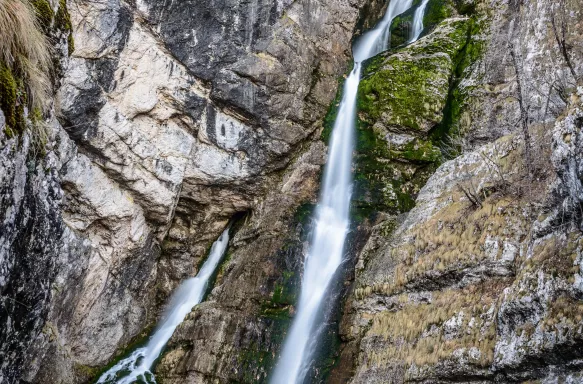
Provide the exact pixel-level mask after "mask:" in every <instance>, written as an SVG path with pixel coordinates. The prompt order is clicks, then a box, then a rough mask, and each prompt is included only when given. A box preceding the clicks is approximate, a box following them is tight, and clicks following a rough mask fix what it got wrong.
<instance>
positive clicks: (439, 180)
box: [330, 1, 583, 383]
mask: <svg viewBox="0 0 583 384" xmlns="http://www.w3.org/2000/svg"><path fill="white" fill-rule="evenodd" d="M468 5H471V7H470V8H469V9H468V8H465V7H460V4H457V12H459V13H462V14H464V15H465V16H466V17H468V18H469V19H467V21H466V23H467V25H468V27H467V28H468V31H469V34H468V36H469V37H468V40H467V41H466V42H465V46H464V47H463V49H462V50H461V51H460V54H458V56H457V58H455V59H454V63H455V64H454V67H453V68H454V70H453V71H452V72H449V73H450V75H447V73H448V72H446V75H445V76H446V77H445V78H446V79H448V76H449V89H448V90H446V93H447V94H448V95H447V96H445V97H444V96H440V92H436V89H438V88H435V87H436V85H437V84H439V82H438V81H435V80H433V79H434V78H435V77H437V76H438V74H439V73H440V72H439V71H438V70H435V65H423V66H422V67H421V69H422V70H427V69H429V70H428V72H429V73H430V74H431V76H432V77H430V80H429V81H427V80H425V81H420V82H417V81H413V82H412V83H413V84H414V85H413V86H409V87H408V88H407V89H406V90H405V94H406V95H407V96H408V97H412V98H414V100H415V101H422V100H429V99H430V98H434V97H437V98H436V100H437V101H436V102H432V103H427V104H426V108H425V111H427V112H430V111H431V108H428V107H429V106H432V105H436V106H437V107H436V109H435V112H436V114H435V116H436V118H430V117H431V116H432V115H431V114H428V113H427V112H424V111H423V109H422V110H421V111H420V112H416V111H415V110H414V109H413V108H411V107H409V108H405V109H404V110H402V111H399V110H398V109H397V108H396V107H397V106H398V105H399V104H398V103H399V102H402V101H404V100H405V98H404V97H403V96H401V94H400V93H398V92H399V90H400V87H399V85H398V83H397V84H396V85H395V82H398V81H399V79H400V78H402V76H394V75H393V73H394V72H395V71H396V70H398V69H399V67H401V66H405V68H409V69H408V71H407V76H416V75H411V74H412V73H415V72H413V71H412V70H411V69H410V67H408V66H410V64H408V63H409V62H410V61H409V60H407V59H405V60H403V59H402V58H399V56H403V55H405V54H406V53H407V52H408V51H409V52H415V51H419V52H422V56H421V57H422V58H424V59H425V58H430V57H432V55H443V53H448V45H447V44H443V43H441V44H439V46H440V47H442V48H441V49H438V50H437V51H438V52H439V53H436V50H434V49H432V48H430V47H431V45H428V43H427V41H430V40H432V39H435V38H436V36H438V34H439V31H440V28H442V27H437V28H436V29H435V30H433V32H431V34H430V35H429V36H426V37H424V38H422V39H421V40H420V41H419V42H417V43H415V44H414V45H412V46H411V47H408V48H404V49H402V50H397V51H396V52H389V53H388V54H385V55H384V56H383V57H379V58H377V59H375V60H374V61H373V62H372V63H371V64H369V68H368V71H369V72H370V73H371V75H370V76H369V79H370V80H369V83H367V82H363V84H362V86H361V87H362V89H361V93H362V95H363V98H362V99H361V110H362V113H361V116H362V117H363V118H365V119H369V120H370V118H371V116H372V117H373V120H372V123H373V125H372V127H373V130H374V131H375V133H376V134H377V137H378V136H380V137H381V138H384V142H385V143H387V144H388V145H389V148H390V149H392V148H394V146H395V145H397V146H398V145H399V143H398V142H395V141H396V140H395V139H394V138H395V137H399V136H397V134H402V133H403V132H405V133H407V134H409V135H410V133H409V132H419V131H421V133H416V137H412V138H410V140H413V139H415V140H419V139H418V138H417V137H421V138H423V137H424V136H423V131H425V132H427V131H429V132H430V134H429V137H430V138H433V140H435V137H436V135H439V136H441V140H442V144H441V145H440V146H441V149H442V151H441V152H442V154H443V155H444V156H446V158H447V157H448V156H454V157H456V158H455V159H454V160H450V161H447V162H445V163H443V164H442V165H441V166H440V167H439V168H438V169H437V171H435V173H434V174H433V175H432V176H431V177H430V178H429V180H428V181H427V183H426V184H425V186H423V188H422V189H421V191H420V192H419V194H418V196H417V198H416V201H415V207H414V208H413V209H412V210H411V211H410V212H408V213H406V214H400V215H399V214H398V213H399V212H397V214H395V211H394V207H391V206H389V205H386V204H379V205H377V206H378V207H381V208H384V209H381V210H382V211H384V212H385V213H384V214H382V215H379V216H378V217H377V220H376V221H375V222H374V228H373V231H372V234H371V237H370V239H369V240H368V243H367V244H366V246H365V248H364V249H363V251H362V252H361V253H360V254H359V255H358V263H357V272H356V281H355V283H354V290H353V291H352V294H351V295H350V297H349V298H348V302H347V306H346V309H345V314H344V318H343V325H342V328H341V337H342V339H343V340H344V343H345V344H344V348H343V350H342V355H341V361H342V362H343V363H345V364H342V363H341V364H339V368H337V369H336V370H335V371H334V372H333V375H332V377H331V380H330V381H331V382H346V381H350V382H354V383H381V382H382V383H385V382H394V383H401V382H427V383H435V382H468V383H470V382H471V383H483V382H532V381H534V380H538V381H537V382H545V383H546V382H549V383H551V382H579V381H580V380H581V371H582V367H581V365H580V362H579V359H580V358H581V356H580V353H579V352H578V350H579V349H580V343H581V340H582V338H581V324H582V323H581V319H582V318H583V317H582V316H583V313H581V308H583V307H582V306H581V297H582V296H581V293H580V284H579V280H580V276H579V275H580V265H579V264H580V254H581V244H582V243H581V238H582V237H581V236H582V234H581V224H582V222H581V216H580V209H579V205H580V203H581V195H580V191H581V171H580V169H579V166H578V165H575V164H579V160H577V157H578V155H577V154H576V153H579V152H581V149H580V148H578V149H575V148H576V146H577V145H579V144H576V143H579V141H578V139H577V137H578V135H579V131H580V129H578V128H576V127H577V126H578V125H581V124H580V121H579V120H578V119H579V118H578V116H579V115H580V113H581V112H580V110H581V107H582V104H581V96H580V92H581V87H580V85H579V87H578V88H577V81H578V79H579V77H578V76H577V74H579V73H581V69H582V68H581V65H582V63H583V62H582V59H583V56H582V55H581V53H582V52H581V51H580V50H578V49H568V56H567V57H565V56H563V55H562V53H561V52H560V50H561V44H563V43H561V42H560V41H561V37H560V36H561V35H562V34H563V30H562V28H565V30H564V36H565V39H566V40H567V39H568V37H570V38H571V39H573V40H571V41H576V40H577V39H578V38H579V37H578V35H577V34H578V33H579V32H578V31H577V30H576V25H578V24H577V23H578V21H576V20H575V19H570V18H571V17H575V15H577V14H581V12H582V11H583V9H582V8H581V4H575V3H566V2H565V3H561V4H554V3H546V4H545V2H537V4H536V5H535V4H534V3H532V4H531V3H529V4H524V5H522V4H519V3H514V2H510V3H506V2H495V3H492V4H490V3H486V2H479V1H477V2H473V3H472V4H468ZM444 23H448V22H447V21H445V22H443V23H442V25H443V24H444ZM449 23H450V24H451V22H449ZM553 23H554V25H555V27H554V28H553ZM555 30H556V32H557V36H558V40H559V42H557V39H556V38H555ZM567 36H568V37H567ZM503 51H504V52H503ZM441 52H443V53H441ZM391 60H394V61H395V62H396V64H393V65H390V63H391ZM422 73H423V72H422ZM573 74H575V76H573ZM376 78H388V81H385V82H382V83H381V82H377V81H376ZM414 78H415V77H414ZM371 82H372V84H371ZM389 82H390V83H389ZM553 83H556V84H561V85H560V86H559V88H554V86H553V85H552V84H553ZM377 84H378V85H377ZM385 84H391V86H386V87H384V85H385ZM579 84H580V83H579ZM417 87H419V88H417ZM565 89H568V91H567V92H566V93H565V94H561V92H563V91H562V90H565ZM383 90H386V91H387V92H392V93H393V97H392V98H388V97H386V96H384V94H383V92H382V91H383ZM420 91H421V92H420ZM389 94H390V93H389ZM567 94H568V95H570V96H566V95H567ZM444 99H447V101H446V102H445V104H440V103H442V102H443V101H444ZM403 104H407V105H410V104H414V105H415V106H417V107H419V106H421V105H422V104H421V103H414V102H413V103H411V102H403ZM371 111H373V113H372V114H371ZM525 126H526V127H528V130H529V136H530V137H528V143H529V145H528V146H526V145H525V141H526V140H525V135H524V127H525ZM387 132H388V133H387ZM399 138H400V137H399ZM433 142H434V141H433ZM452 144H453V145H452ZM377 145H381V146H382V141H381V142H377ZM456 147H457V148H458V149H457V150H454V151H452V150H453V149H455V148H456ZM397 148H398V147H397ZM459 148H462V149H463V148H466V151H465V152H464V153H463V154H461V156H459V152H458V151H459ZM452 152H453V153H452ZM427 153H429V152H427ZM397 160H398V158H397ZM403 160H404V161H405V162H409V163H411V162H413V161H412V159H411V158H406V157H405V158H404V159H401V162H403ZM385 175H387V174H386V173H385ZM395 178H396V180H397V181H398V182H399V183H401V182H402V181H404V180H405V181H406V179H404V178H403V176H402V174H398V173H392V174H388V175H387V176H386V179H385V180H384V181H382V184H384V185H388V186H391V185H394V184H395ZM375 179H377V180H378V179H379V178H378V177H376V178H375ZM384 190H387V189H386V188H385V189H384ZM381 196H382V195H381ZM373 200H374V199H373ZM381 202H382V200H381ZM401 212H402V210H401ZM387 213H388V215H387ZM350 364H353V365H352V366H350Z"/></svg>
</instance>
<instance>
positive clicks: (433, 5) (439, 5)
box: [423, 0, 453, 29]
mask: <svg viewBox="0 0 583 384" xmlns="http://www.w3.org/2000/svg"><path fill="white" fill-rule="evenodd" d="M452 15H453V7H452V4H451V2H450V1H443V0H433V1H429V3H428V4H427V8H426V9H425V16H424V17H423V26H424V27H425V29H432V28H434V27H435V26H436V25H438V24H439V23H441V22H442V21H443V20H445V19H447V18H448V17H451V16H452Z"/></svg>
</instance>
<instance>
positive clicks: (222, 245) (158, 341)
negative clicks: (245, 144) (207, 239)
mask: <svg viewBox="0 0 583 384" xmlns="http://www.w3.org/2000/svg"><path fill="white" fill-rule="evenodd" d="M229 227H230V226H229ZM229 227H227V228H226V229H225V230H224V232H223V233H222V235H221V236H220V237H219V238H218V240H217V241H215V242H214V244H213V246H212V247H211V250H210V253H209V256H208V258H207V260H206V261H205V262H204V264H203V266H202V268H201V269H200V271H199V272H198V274H197V275H196V277H193V278H190V279H188V280H186V281H184V282H183V283H182V284H181V285H180V286H179V287H178V289H176V291H175V292H174V294H173V295H172V298H171V300H170V302H169V304H168V307H167V309H166V311H165V313H164V316H163V317H162V320H161V323H160V324H159V325H158V326H157V328H156V331H155V332H154V334H153V335H152V337H151V338H150V340H149V341H148V344H146V346H145V347H143V348H139V349H137V350H135V351H134V352H133V353H132V354H131V355H130V356H129V357H127V358H125V359H123V360H121V361H120V362H118V363H117V364H116V365H114V366H113V367H111V369H109V370H108V371H107V372H105V373H104V374H103V375H102V376H101V378H100V379H99V381H98V382H97V384H105V383H117V384H131V383H134V382H136V381H138V380H142V381H140V382H145V383H156V380H155V378H154V375H153V374H152V373H151V372H150V369H151V368H152V365H153V364H154V362H155V361H156V359H157V358H158V357H159V356H160V353H162V349H164V346H165V345H166V343H167V342H168V340H170V338H171V337H172V334H173V333H174V330H175V329H176V327H178V325H180V323H182V321H183V320H184V318H185V317H186V315H188V314H189V313H190V311H192V308H193V307H194V306H195V305H197V304H199V303H200V302H201V300H202V299H203V296H204V293H205V291H206V288H207V284H208V281H209V279H210V277H211V276H212V275H213V273H214V272H215V270H216V268H217V266H218V264H219V262H220V261H221V258H222V257H223V254H224V253H225V250H226V249H227V244H228V243H229V229H230V228H229Z"/></svg>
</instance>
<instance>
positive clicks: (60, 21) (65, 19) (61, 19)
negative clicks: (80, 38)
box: [55, 0, 75, 55]
mask: <svg viewBox="0 0 583 384" xmlns="http://www.w3.org/2000/svg"><path fill="white" fill-rule="evenodd" d="M55 28H56V29H58V30H61V31H63V32H64V33H66V34H67V46H68V51H69V55H71V54H72V53H73V51H74V50H75V42H74V40H73V26H72V24H71V16H70V15H69V11H68V10H67V1H66V0H59V9H58V10H57V14H56V15H55Z"/></svg>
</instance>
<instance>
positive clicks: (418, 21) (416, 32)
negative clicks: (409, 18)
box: [409, 0, 429, 43]
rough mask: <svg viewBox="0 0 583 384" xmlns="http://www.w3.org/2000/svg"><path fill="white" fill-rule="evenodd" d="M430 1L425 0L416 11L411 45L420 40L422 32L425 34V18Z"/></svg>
mask: <svg viewBox="0 0 583 384" xmlns="http://www.w3.org/2000/svg"><path fill="white" fill-rule="evenodd" d="M428 3H429V0H423V2H422V3H421V5H420V6H419V8H417V9H416V10H415V16H414V17H413V30H412V31H411V38H410V39H409V43H413V42H415V41H417V39H419V36H421V32H423V17H424V16H425V9H426V8H427V4H428Z"/></svg>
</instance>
